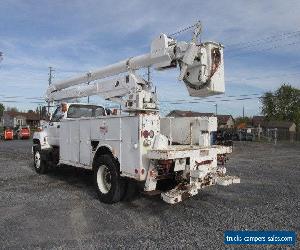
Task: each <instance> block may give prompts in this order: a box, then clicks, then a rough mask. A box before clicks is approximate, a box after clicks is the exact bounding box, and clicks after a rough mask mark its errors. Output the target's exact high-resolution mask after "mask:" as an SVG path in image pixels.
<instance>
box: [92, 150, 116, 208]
mask: <svg viewBox="0 0 300 250" xmlns="http://www.w3.org/2000/svg"><path fill="white" fill-rule="evenodd" d="M94 181H95V186H96V190H97V194H98V197H99V199H100V201H102V202H104V203H109V204H111V203H115V202H118V201H120V199H121V179H120V174H119V170H118V167H117V164H116V162H115V160H114V159H113V158H112V156H110V155H102V156H100V157H99V158H98V160H97V162H96V166H95V168H94Z"/></svg>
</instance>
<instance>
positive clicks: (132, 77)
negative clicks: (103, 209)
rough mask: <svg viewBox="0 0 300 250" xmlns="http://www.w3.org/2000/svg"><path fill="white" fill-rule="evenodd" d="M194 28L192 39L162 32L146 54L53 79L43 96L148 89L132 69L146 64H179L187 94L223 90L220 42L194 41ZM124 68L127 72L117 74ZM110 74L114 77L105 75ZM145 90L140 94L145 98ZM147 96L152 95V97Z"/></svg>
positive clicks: (113, 93)
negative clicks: (79, 73) (184, 38)
mask: <svg viewBox="0 0 300 250" xmlns="http://www.w3.org/2000/svg"><path fill="white" fill-rule="evenodd" d="M197 28H198V30H197V31H195V32H196V34H195V33H194V38H193V40H192V41H191V42H177V41H176V40H174V39H172V38H169V37H168V36H167V35H165V34H161V35H160V36H159V37H157V38H155V39H154V40H153V41H152V43H151V50H150V53H148V54H144V55H140V56H136V57H131V58H127V59H126V60H124V61H121V62H118V63H115V64H112V65H109V66H106V67H103V68H100V69H98V70H95V71H93V72H89V73H87V74H85V75H81V76H78V77H75V78H71V79H69V80H64V81H60V82H56V83H53V84H52V85H50V86H49V88H48V89H47V92H46V100H47V101H58V100H63V99H68V98H74V97H83V96H91V95H100V96H102V97H104V98H106V99H111V98H121V97H123V96H125V95H128V94H133V93H135V94H136V93H137V92H139V93H140V92H145V93H151V91H150V88H149V84H148V83H147V82H146V81H145V80H144V79H142V78H140V77H139V76H137V75H136V74H135V70H138V69H142V68H146V67H153V68H154V69H156V70H165V69H169V68H174V67H177V66H179V68H180V75H179V77H178V79H179V80H183V82H184V83H185V85H186V87H187V89H188V92H189V95H190V96H196V97H198V96H209V95H214V94H221V93H224V91H225V87H224V63H223V46H222V45H221V44H219V43H215V42H205V43H199V44H197V43H196V37H197V35H198V34H199V32H200V29H199V26H198V27H197ZM197 32H198V33H197ZM127 72H128V75H126V76H117V75H119V74H122V73H127ZM112 76H117V77H116V78H114V79H111V78H108V77H112ZM105 78H108V79H106V80H102V81H100V82H94V83H92V84H91V85H85V86H77V85H80V84H83V83H90V82H93V81H95V80H100V79H105ZM74 86H76V87H74ZM145 93H144V94H145ZM144 94H143V96H141V97H143V98H144V97H145V96H144ZM146 95H147V94H146ZM149 98H150V99H151V97H149ZM148 106H149V105H148ZM150 106H151V105H150ZM136 108H138V109H141V108H145V107H140V106H139V107H136Z"/></svg>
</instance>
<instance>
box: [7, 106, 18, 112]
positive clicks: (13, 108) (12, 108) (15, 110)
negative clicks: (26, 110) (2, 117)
mask: <svg viewBox="0 0 300 250" xmlns="http://www.w3.org/2000/svg"><path fill="white" fill-rule="evenodd" d="M6 110H7V111H12V112H19V110H18V109H17V108H16V107H7V108H6Z"/></svg>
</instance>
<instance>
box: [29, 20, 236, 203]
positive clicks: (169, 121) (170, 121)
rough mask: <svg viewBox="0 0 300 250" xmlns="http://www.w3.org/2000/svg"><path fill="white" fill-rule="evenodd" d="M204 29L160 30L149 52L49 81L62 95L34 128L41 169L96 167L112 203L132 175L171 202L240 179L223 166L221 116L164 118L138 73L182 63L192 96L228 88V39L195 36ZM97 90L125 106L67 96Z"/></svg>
mask: <svg viewBox="0 0 300 250" xmlns="http://www.w3.org/2000/svg"><path fill="white" fill-rule="evenodd" d="M200 31H201V26H200V24H197V25H196V28H195V31H194V36H193V39H192V41H190V42H177V41H176V40H174V39H172V38H170V37H168V36H166V35H165V34H161V35H160V36H159V37H157V38H155V39H154V40H153V42H152V44H151V49H150V53H149V54H145V55H141V56H137V57H132V58H128V59H127V60H124V61H122V62H119V63H116V64H113V65H109V66H106V67H103V68H101V69H99V70H96V71H94V72H89V73H87V74H86V75H82V76H79V77H75V78H72V79H70V80H65V81H61V82H57V83H54V84H52V85H50V86H49V88H48V89H47V91H46V101H48V102H62V103H61V104H60V105H58V108H57V110H56V111H55V112H54V113H53V115H52V118H51V120H50V122H49V123H48V124H46V125H44V126H43V128H42V129H41V131H39V132H36V133H35V134H34V137H33V143H34V144H33V153H34V165H35V168H36V170H37V172H39V173H44V172H45V171H46V170H47V168H48V167H49V166H50V165H56V166H60V165H62V164H67V165H72V166H74V167H80V168H86V169H90V170H92V171H94V180H95V187H96V190H97V192H98V195H99V198H100V200H101V201H103V202H106V203H113V202H117V201H119V200H121V199H122V198H123V197H124V196H126V193H128V192H129V191H128V184H129V183H132V182H135V183H138V184H139V185H136V187H138V186H139V187H141V188H142V189H143V191H144V193H148V194H153V193H161V197H162V198H163V200H164V201H166V202H168V203H171V204H174V203H177V202H180V201H182V200H183V199H185V198H187V197H189V196H193V195H195V194H197V193H198V191H199V190H200V189H202V188H204V187H206V186H210V185H214V184H220V185H229V184H232V183H238V182H239V178H238V177H234V176H226V168H225V166H224V162H225V160H226V159H227V154H228V153H231V150H232V149H231V147H224V146H213V145H211V134H212V133H213V132H214V131H216V130H217V120H216V119H217V118H215V117H193V118H191V117H189V118H174V117H173V118H161V117H160V115H159V102H158V100H157V95H156V91H155V90H154V89H153V87H152V83H150V82H148V81H147V80H145V79H143V78H142V77H140V76H139V75H138V74H137V70H139V69H141V68H145V67H153V68H155V69H157V70H167V69H169V68H174V67H177V66H179V68H180V75H179V77H178V79H179V80H183V82H184V84H185V85H186V87H187V90H188V91H189V94H190V95H191V96H195V97H202V96H208V95H213V94H220V93H223V92H224V91H225V86H224V64H223V46H222V45H221V44H219V43H215V42H205V43H200V42H197V37H198V35H199V34H200ZM100 79H102V80H101V81H97V80H100ZM86 83H89V85H87V84H86ZM91 95H99V96H102V97H103V98H105V99H107V100H112V101H115V102H118V103H120V104H121V105H122V106H123V113H122V114H120V113H117V114H116V113H111V112H108V110H107V109H105V108H104V107H102V106H98V105H90V104H84V103H65V101H66V100H68V99H72V98H80V97H85V96H91ZM218 163H220V164H221V165H218Z"/></svg>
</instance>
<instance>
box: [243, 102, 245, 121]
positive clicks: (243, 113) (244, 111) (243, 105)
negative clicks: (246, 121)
mask: <svg viewBox="0 0 300 250" xmlns="http://www.w3.org/2000/svg"><path fill="white" fill-rule="evenodd" d="M243 118H245V106H244V105H243Z"/></svg>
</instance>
